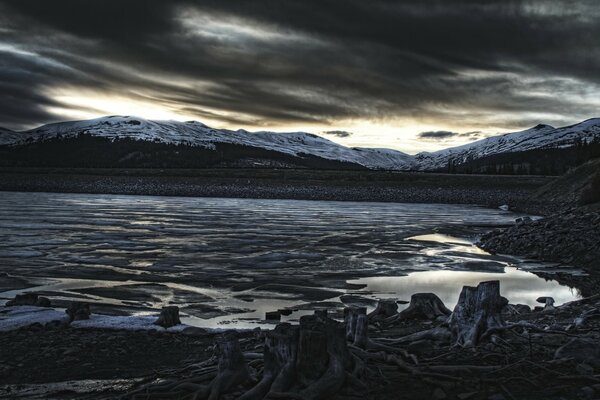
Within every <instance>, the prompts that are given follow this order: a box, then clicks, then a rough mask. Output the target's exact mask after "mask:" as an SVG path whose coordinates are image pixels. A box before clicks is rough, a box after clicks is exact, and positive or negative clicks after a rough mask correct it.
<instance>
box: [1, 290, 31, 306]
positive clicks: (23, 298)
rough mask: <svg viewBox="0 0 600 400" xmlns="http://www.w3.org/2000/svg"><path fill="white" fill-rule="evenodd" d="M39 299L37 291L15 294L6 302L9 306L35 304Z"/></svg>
mask: <svg viewBox="0 0 600 400" xmlns="http://www.w3.org/2000/svg"><path fill="white" fill-rule="evenodd" d="M37 301H38V295H37V294H35V293H23V294H18V295H16V296H15V298H14V299H12V300H9V301H7V302H6V305H7V306H9V307H10V306H35V305H36V304H35V303H36V302H37Z"/></svg>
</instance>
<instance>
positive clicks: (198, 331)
mask: <svg viewBox="0 0 600 400" xmlns="http://www.w3.org/2000/svg"><path fill="white" fill-rule="evenodd" d="M181 333H182V334H184V335H186V336H205V335H206V334H208V331H207V330H206V329H203V328H198V327H195V326H190V327H188V328H185V329H184V330H183V331H181Z"/></svg>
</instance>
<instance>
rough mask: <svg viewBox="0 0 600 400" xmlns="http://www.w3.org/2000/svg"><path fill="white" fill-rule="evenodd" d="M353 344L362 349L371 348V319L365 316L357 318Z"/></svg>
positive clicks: (361, 315) (360, 315)
mask: <svg viewBox="0 0 600 400" xmlns="http://www.w3.org/2000/svg"><path fill="white" fill-rule="evenodd" d="M353 344H354V345H355V346H357V347H360V348H361V349H365V348H367V347H368V346H369V317H367V316H366V315H364V314H359V315H358V317H357V318H356V326H355V329H354V340H353Z"/></svg>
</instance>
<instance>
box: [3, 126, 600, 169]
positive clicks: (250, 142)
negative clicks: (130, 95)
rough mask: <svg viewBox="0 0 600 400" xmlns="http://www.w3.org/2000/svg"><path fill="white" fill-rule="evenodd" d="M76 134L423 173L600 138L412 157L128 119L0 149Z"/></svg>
mask: <svg viewBox="0 0 600 400" xmlns="http://www.w3.org/2000/svg"><path fill="white" fill-rule="evenodd" d="M80 134H86V135H92V136H99V137H106V138H109V139H111V140H116V139H124V138H129V139H133V140H144V141H151V142H157V143H165V144H182V145H189V146H199V147H203V148H207V149H215V145H216V144H218V143H227V144H236V145H244V146H251V147H257V148H262V149H266V150H271V151H276V152H279V153H284V154H288V155H291V156H297V157H305V156H307V155H310V156H316V157H321V158H324V159H328V160H336V161H343V162H350V163H355V164H359V165H362V166H365V167H367V168H371V169H384V170H419V171H426V170H434V169H438V168H445V167H446V166H447V165H448V163H449V162H450V161H453V162H456V163H457V164H459V163H462V162H466V161H469V160H475V159H478V158H481V157H485V156H489V155H493V154H499V153H507V152H519V151H526V150H533V149H540V148H550V147H560V148H564V147H571V146H574V145H575V144H576V143H577V142H578V141H581V142H584V143H589V142H591V141H593V140H594V139H596V138H598V137H600V118H593V119H589V120H586V121H583V122H581V123H579V124H575V125H571V126H566V127H562V128H554V127H552V126H550V125H537V126H535V127H533V128H530V129H527V130H524V131H519V132H512V133H505V134H502V135H498V136H493V137H489V138H486V139H481V140H478V141H475V142H472V143H468V144H465V145H462V146H457V147H451V148H448V149H444V150H440V151H435V152H430V153H428V152H423V153H419V154H417V155H415V156H411V155H408V154H405V153H402V152H400V151H397V150H392V149H376V148H349V147H345V146H342V145H340V144H338V143H335V142H332V141H330V140H329V139H326V138H324V137H321V136H317V135H314V134H311V133H306V132H287V133H276V132H267V131H260V132H248V131H245V130H243V129H239V130H236V131H233V130H227V129H213V128H210V127H209V126H206V125H204V124H202V123H200V122H196V121H188V122H178V121H151V120H146V119H143V118H137V117H130V116H110V117H102V118H96V119H91V120H87V121H70V122H60V123H55V124H48V125H44V126H41V127H39V128H36V129H32V130H29V131H24V132H13V131H10V130H6V129H0V145H20V144H26V143H28V142H36V141H43V140H49V139H54V138H70V137H76V136H78V135H80Z"/></svg>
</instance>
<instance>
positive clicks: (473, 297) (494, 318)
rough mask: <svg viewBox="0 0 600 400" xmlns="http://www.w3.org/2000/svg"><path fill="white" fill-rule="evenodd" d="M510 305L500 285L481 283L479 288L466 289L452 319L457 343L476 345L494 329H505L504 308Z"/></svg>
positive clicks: (464, 287)
mask: <svg viewBox="0 0 600 400" xmlns="http://www.w3.org/2000/svg"><path fill="white" fill-rule="evenodd" d="M507 304H508V300H506V298H504V297H502V296H500V282H499V281H488V282H481V283H480V284H479V285H477V287H472V286H463V289H462V291H461V292H460V296H459V298H458V303H457V304H456V307H454V311H453V312H452V315H451V316H450V319H449V320H448V325H449V327H450V331H451V332H452V334H453V336H454V338H455V339H456V344H457V345H459V346H463V347H472V346H476V345H477V344H478V343H479V339H480V338H481V337H482V336H484V335H485V334H486V332H487V331H488V330H490V329H496V328H499V327H502V326H504V325H505V324H504V320H503V318H502V309H503V308H504V307H505V306H506V305H507Z"/></svg>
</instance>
